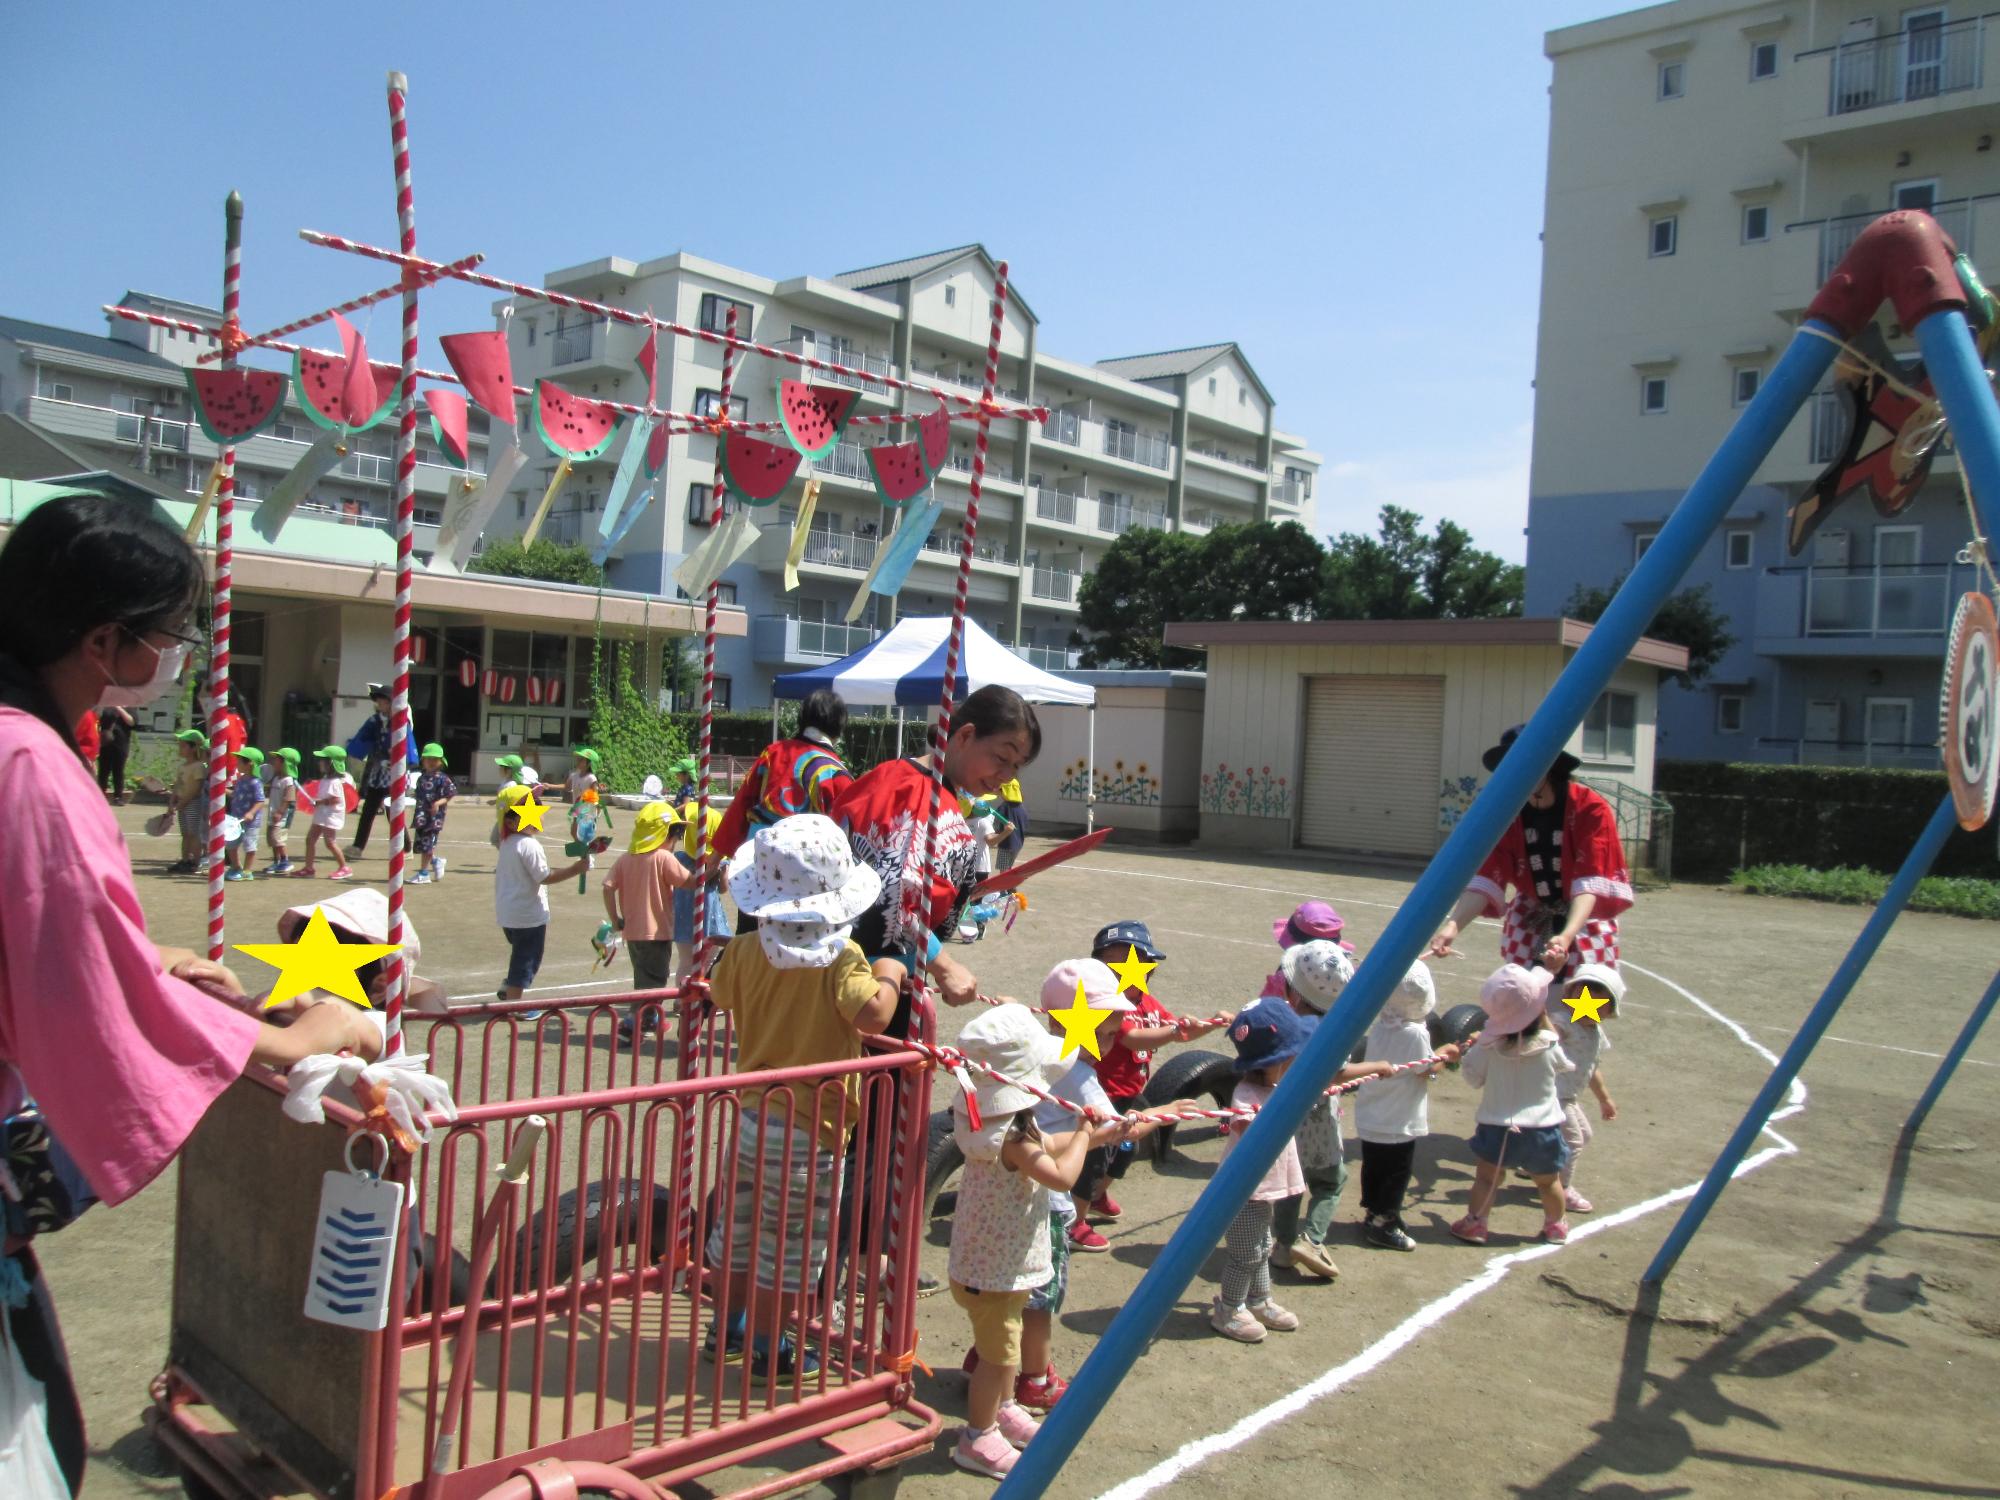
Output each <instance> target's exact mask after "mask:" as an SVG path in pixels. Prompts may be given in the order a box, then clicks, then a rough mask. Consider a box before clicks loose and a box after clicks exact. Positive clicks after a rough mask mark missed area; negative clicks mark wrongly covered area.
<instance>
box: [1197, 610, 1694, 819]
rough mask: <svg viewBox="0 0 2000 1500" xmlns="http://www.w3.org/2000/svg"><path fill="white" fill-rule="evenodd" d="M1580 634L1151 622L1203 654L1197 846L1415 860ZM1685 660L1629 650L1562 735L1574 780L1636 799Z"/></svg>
mask: <svg viewBox="0 0 2000 1500" xmlns="http://www.w3.org/2000/svg"><path fill="white" fill-rule="evenodd" d="M1589 638H1590V626H1589V625H1587V624H1585V623H1584V622H1583V621H1581V620H1570V619H1562V618H1547V619H1501V620H1317V621H1311V622H1306V623H1300V624H1293V623H1290V622H1286V621H1270V620H1228V621H1219V622H1213V623H1175V624H1171V625H1169V626H1167V630H1166V640H1167V644H1168V645H1170V646H1190V647H1196V648H1199V649H1202V650H1205V651H1207V653H1208V691H1207V695H1206V701H1205V704H1204V710H1203V718H1202V762H1201V766H1202V769H1201V790H1200V794H1199V801H1200V810H1201V833H1200V840H1201V842H1202V843H1203V844H1204V845H1210V846H1214V847H1217V848H1242V849H1270V848H1305V849H1325V850H1332V851H1337V852H1340V853H1353V854H1369V855H1388V856H1395V857H1404V858H1411V859H1418V858H1427V857H1428V856H1430V855H1431V854H1432V853H1434V852H1435V851H1436V849H1437V847H1438V844H1439V842H1440V841H1441V840H1442V839H1443V837H1444V835H1445V834H1446V833H1447V832H1449V831H1450V829H1451V828H1452V826H1453V825H1454V824H1455V823H1456V822H1457V821H1458V818H1459V816H1460V815H1461V814H1462V813H1463V812H1464V811H1465V809H1466V807H1467V806H1469V805H1470V804H1471V801H1472V798H1473V796H1474V794H1475V793H1477V791H1478V790H1479V788H1480V787H1481V786H1482V785H1483V784H1484V783H1485V780H1486V775H1487V772H1486V768H1485V767H1484V766H1483V765H1482V764H1481V763H1480V755H1481V753H1482V752H1483V751H1484V750H1485V749H1486V748H1487V747H1488V746H1489V745H1492V744H1493V743H1494V742H1495V741H1496V740H1497V739H1498V738H1499V737H1500V732H1501V731H1502V730H1504V729H1506V728H1508V727H1509V726H1510V725H1514V724H1519V723H1521V722H1523V721H1524V720H1526V719H1527V717H1528V716H1529V714H1531V713H1532V712H1534V710H1535V708H1536V707H1537V706H1538V705H1539V704H1540V703H1541V701H1542V698H1543V697H1544V696H1545V695H1546V694H1547V692H1548V690H1549V687H1550V686H1551V685H1552V684H1553V683H1554V682H1555V680H1556V677H1557V676H1558V675H1559V674H1560V673H1561V671H1562V669H1563V667H1564V666H1566V665H1567V664H1568V662H1569V659H1570V657H1571V655H1572V654H1573V653H1574V652H1575V650H1576V648H1577V647H1578V646H1580V645H1582V644H1583V642H1584V641H1586V640H1588V639H1589ZM1687 660H1688V654H1687V649H1686V648H1685V647H1682V646H1675V645H1670V644H1669V643H1667V642H1665V641H1657V640H1652V639H1650V638H1642V639H1641V640H1640V641H1639V643H1638V645H1637V646H1635V647H1634V648H1633V650H1632V653H1631V655H1630V656H1629V657H1628V658H1627V660H1626V662H1625V665H1624V666H1623V667H1621V668H1620V669H1619V671H1618V674H1617V675H1616V676H1615V677H1614V678H1613V679H1612V681H1611V684H1610V686H1609V687H1608V688H1606V690H1605V691H1604V693H1603V694H1602V695H1601V696H1600V697H1599V698H1598V700H1597V702H1596V703H1595V704H1594V705H1593V706H1592V708H1591V711H1590V714H1589V716H1588V717H1587V718H1586V719H1585V721H1584V723H1583V726H1582V727H1581V728H1580V729H1579V730H1578V731H1577V733H1576V735H1575V736H1573V737H1572V738H1571V740H1570V745H1569V748H1570V750H1571V751H1572V752H1573V753H1574V754H1576V755H1577V756H1578V757H1579V758H1580V759H1581V760H1582V761H1583V768H1582V770H1581V771H1580V772H1579V773H1578V774H1579V775H1581V776H1583V777H1585V778H1587V779H1588V780H1590V781H1591V782H1592V783H1593V784H1595V785H1598V786H1600V787H1602V786H1605V785H1606V784H1607V783H1622V784H1623V785H1624V786H1626V787H1629V788H1630V789H1631V792H1632V793H1633V794H1634V795H1635V798H1643V799H1645V800H1647V801H1650V798H1651V794H1652V789H1653V741H1654V724H1655V721H1656V710H1657V707H1658V701H1659V684H1660V677H1661V675H1662V674H1663V673H1670V672H1677V671H1680V670H1682V669H1684V668H1685V667H1686V666H1687Z"/></svg>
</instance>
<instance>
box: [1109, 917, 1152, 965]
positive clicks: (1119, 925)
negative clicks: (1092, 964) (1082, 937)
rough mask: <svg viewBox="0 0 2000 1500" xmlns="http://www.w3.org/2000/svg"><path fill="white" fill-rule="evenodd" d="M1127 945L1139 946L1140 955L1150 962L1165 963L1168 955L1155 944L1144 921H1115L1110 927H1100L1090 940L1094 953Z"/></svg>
mask: <svg viewBox="0 0 2000 1500" xmlns="http://www.w3.org/2000/svg"><path fill="white" fill-rule="evenodd" d="M1126 947H1131V948H1137V949H1138V950H1139V956H1140V957H1141V958H1143V959H1145V960H1146V962H1148V963H1154V964H1156V963H1163V962H1165V960H1166V957H1167V955H1166V954H1164V953H1162V952H1161V951H1160V950H1159V949H1158V948H1155V947H1154V946H1153V934H1152V932H1151V930H1150V929H1148V928H1147V926H1146V924H1145V923H1144V922H1113V923H1112V924H1111V925H1110V926H1109V927H1100V928H1098V929H1097V936H1096V937H1094V938H1092V939H1091V940H1090V951H1091V952H1092V953H1102V952H1103V951H1104V950H1105V949H1106V948H1126ZM1120 956H1121V957H1122V956H1123V955H1120Z"/></svg>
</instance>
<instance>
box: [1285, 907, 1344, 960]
mask: <svg viewBox="0 0 2000 1500" xmlns="http://www.w3.org/2000/svg"><path fill="white" fill-rule="evenodd" d="M1346 925H1347V922H1346V921H1345V919H1343V918H1342V916H1341V915H1340V913H1339V912H1337V911H1335V910H1334V909H1333V908H1332V907H1331V906H1328V905H1327V904H1326V903H1325V902H1324V901H1308V902H1305V903H1304V904H1303V905H1301V906H1300V907H1299V909H1298V910H1297V911H1295V912H1293V913H1292V914H1291V915H1290V916H1289V917H1280V918H1278V920H1277V921H1275V922H1273V923H1272V924H1271V936H1272V937H1274V938H1276V939H1277V940H1278V946H1279V947H1280V948H1296V947H1297V946H1298V945H1299V944H1300V943H1310V942H1314V941H1317V940H1322V939H1323V940H1325V941H1326V942H1329V943H1339V944H1340V946H1341V947H1342V948H1344V949H1345V950H1346V951H1347V952H1349V953H1352V952H1353V951H1354V944H1352V943H1350V942H1348V941H1347V940H1346V939H1345V938H1343V937H1341V935H1340V930H1341V928H1343V927H1345V926H1346Z"/></svg>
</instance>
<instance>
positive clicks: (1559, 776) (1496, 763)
mask: <svg viewBox="0 0 2000 1500" xmlns="http://www.w3.org/2000/svg"><path fill="white" fill-rule="evenodd" d="M1527 727H1528V726H1527V725H1525V724H1516V725H1515V726H1514V727H1513V728H1512V729H1510V730H1508V731H1507V732H1506V733H1505V734H1503V735H1501V736H1500V743H1499V744H1497V745H1493V746H1490V747H1488V749H1487V751H1486V753H1485V754H1484V755H1482V756H1480V757H1479V763H1480V764H1481V765H1483V766H1485V767H1486V769H1487V770H1489V771H1497V770H1499V769H1500V757H1501V756H1503V755H1505V754H1506V753H1507V751H1508V748H1509V747H1510V746H1511V745H1512V744H1513V743H1514V741H1515V740H1517V739H1519V738H1520V736H1521V731H1522V730H1524V729H1526V728H1527ZM1582 764H1583V762H1582V761H1580V760H1578V759H1577V758H1576V757H1575V756H1574V755H1571V754H1570V753H1569V751H1567V750H1561V751H1558V752H1557V753H1556V762H1555V764H1554V765H1552V766H1550V767H1549V772H1548V774H1549V780H1551V781H1568V780H1569V779H1570V777H1571V776H1573V775H1575V774H1576V769H1577V767H1578V766H1580V765H1582Z"/></svg>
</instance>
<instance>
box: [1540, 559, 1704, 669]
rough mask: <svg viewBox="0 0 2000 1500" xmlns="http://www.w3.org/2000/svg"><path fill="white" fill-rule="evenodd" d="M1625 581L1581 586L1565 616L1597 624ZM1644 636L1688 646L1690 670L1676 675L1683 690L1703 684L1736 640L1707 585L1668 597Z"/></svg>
mask: <svg viewBox="0 0 2000 1500" xmlns="http://www.w3.org/2000/svg"><path fill="white" fill-rule="evenodd" d="M1624 582H1625V575H1624V574H1623V573H1620V574H1619V575H1618V576H1617V577H1616V578H1614V579H1612V580H1611V586H1610V587H1609V588H1586V587H1584V585H1582V584H1580V583H1579V584H1578V585H1577V586H1576V591H1575V592H1574V593H1572V594H1571V595H1570V596H1569V602H1568V603H1567V604H1565V605H1564V606H1563V613H1564V614H1566V615H1568V616H1569V617H1570V618H1571V619H1573V620H1584V621H1590V622H1595V621H1596V620H1598V619H1599V618H1601V617H1602V616H1603V614H1604V611H1605V610H1606V609H1608V608H1610V606H1611V598H1612V595H1614V594H1616V593H1617V592H1618V589H1619V586H1620V585H1622V584H1623V583H1624ZM1645 633H1646V634H1647V635H1650V636H1652V637H1653V638H1654V639H1655V640H1660V641H1671V642H1672V643H1673V644H1674V645H1676V646H1685V647H1687V652H1688V665H1687V670H1686V671H1685V672H1681V673H1677V674H1676V675H1677V676H1678V678H1679V679H1680V684H1681V686H1682V687H1693V686H1694V685H1695V684H1696V683H1698V682H1700V681H1701V680H1702V679H1703V678H1704V677H1706V676H1707V675H1708V674H1709V673H1710V672H1712V671H1713V670H1714V669H1715V664H1716V663H1717V662H1719V661H1721V660H1722V658H1723V655H1724V654H1725V653H1726V652H1727V651H1728V650H1729V648H1730V647H1731V646H1733V645H1735V644H1736V637H1735V636H1734V635H1732V634H1731V633H1730V630H1729V616H1727V615H1725V614H1724V613H1722V611H1721V610H1719V609H1717V608H1716V607H1715V599H1714V596H1713V595H1712V594H1711V593H1710V592H1709V587H1708V585H1707V584H1705V583H1704V584H1702V585H1701V586H1700V587H1699V588H1692V589H1682V590H1681V591H1680V592H1679V593H1678V594H1670V595H1668V597H1667V601H1666V602H1665V603H1664V604H1662V605H1661V606H1660V608H1659V611H1658V612H1657V613H1656V614H1655V615H1654V616H1653V619H1652V623H1651V624H1649V625H1648V626H1647V627H1646V631H1645Z"/></svg>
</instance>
